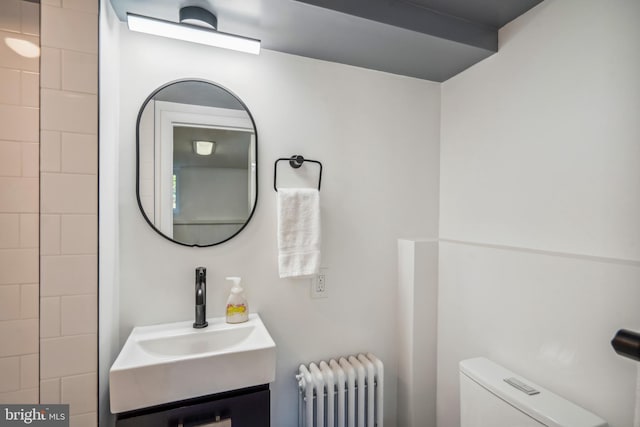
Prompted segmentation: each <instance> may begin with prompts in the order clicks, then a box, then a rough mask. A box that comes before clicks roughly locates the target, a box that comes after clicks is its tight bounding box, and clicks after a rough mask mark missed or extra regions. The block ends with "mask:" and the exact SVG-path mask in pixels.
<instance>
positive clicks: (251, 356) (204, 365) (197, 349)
mask: <svg viewBox="0 0 640 427" xmlns="http://www.w3.org/2000/svg"><path fill="white" fill-rule="evenodd" d="M207 321H208V322H209V326H208V327H206V328H204V329H194V328H193V322H192V321H185V322H178V323H168V324H164V325H154V326H141V327H136V328H134V329H133V331H132V332H131V335H129V338H127V341H126V342H125V344H124V347H122V350H121V351H120V354H119V355H118V358H117V359H116V361H115V362H114V363H113V366H112V367H111V371H110V372H109V386H110V395H111V412H113V413H120V412H126V411H131V410H134V409H140V408H147V407H150V406H155V405H160V404H163V403H169V402H176V401H179V400H184V399H190V398H193V397H199V396H205V395H208V394H214V393H220V392H223V391H228V390H235V389H239V388H244V387H250V386H254V385H260V384H267V383H270V382H272V381H273V380H274V379H275V374H276V345H275V343H274V342H273V339H272V338H271V336H270V335H269V332H268V331H267V328H266V327H265V326H264V324H263V323H262V320H261V319H260V316H258V315H257V314H250V315H249V321H248V322H245V323H239V324H234V325H231V324H228V323H226V322H225V318H224V317H220V318H211V319H207Z"/></svg>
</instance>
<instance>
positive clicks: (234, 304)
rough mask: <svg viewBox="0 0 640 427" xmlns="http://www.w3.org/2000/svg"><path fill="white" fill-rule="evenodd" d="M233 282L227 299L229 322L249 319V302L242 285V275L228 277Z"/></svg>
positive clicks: (240, 321)
mask: <svg viewBox="0 0 640 427" xmlns="http://www.w3.org/2000/svg"><path fill="white" fill-rule="evenodd" d="M227 280H231V281H232V282H233V286H232V287H231V292H230V293H229V299H227V323H242V322H246V321H247V320H249V304H248V303H247V297H246V296H245V295H244V289H242V286H241V285H240V281H241V280H242V279H241V278H240V277H227Z"/></svg>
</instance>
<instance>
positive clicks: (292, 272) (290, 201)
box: [277, 188, 320, 278]
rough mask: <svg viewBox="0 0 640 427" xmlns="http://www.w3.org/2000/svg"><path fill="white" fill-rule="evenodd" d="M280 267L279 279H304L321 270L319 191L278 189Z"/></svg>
mask: <svg viewBox="0 0 640 427" xmlns="http://www.w3.org/2000/svg"><path fill="white" fill-rule="evenodd" d="M277 196H278V202H277V208H278V267H279V270H280V277H281V278H284V277H304V276H310V275H313V274H317V273H318V272H319V271H320V192H319V191H318V190H315V189H311V188H279V189H278V192H277Z"/></svg>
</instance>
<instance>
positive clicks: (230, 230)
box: [136, 80, 258, 246]
mask: <svg viewBox="0 0 640 427" xmlns="http://www.w3.org/2000/svg"><path fill="white" fill-rule="evenodd" d="M136 138H137V142H136V152H137V161H138V162H137V182H136V193H137V196H138V205H139V206H140V210H141V211H142V214H143V215H144V217H145V219H146V220H147V222H148V223H149V225H151V226H152V227H153V229H154V230H156V231H157V232H158V233H160V234H161V235H162V236H164V237H166V238H167V239H169V240H171V241H173V242H175V243H179V244H181V245H185V246H212V245H217V244H220V243H222V242H225V241H227V240H229V239H231V238H232V237H233V236H235V235H236V234H238V233H239V232H240V231H241V230H242V229H243V228H244V227H245V226H246V224H247V223H248V222H249V220H250V219H251V216H252V215H253V211H254V209H255V206H256V201H257V198H258V174H257V172H258V171H257V169H258V163H257V155H258V151H257V145H258V135H257V130H256V126H255V122H254V121H253V117H252V116H251V113H250V112H249V110H248V109H247V107H246V106H245V105H244V103H243V102H242V101H241V100H240V99H239V98H238V97H237V96H235V95H234V94H232V93H231V92H229V91H228V90H226V89H225V88H223V87H221V86H218V85H216V84H213V83H210V82H206V81H201V80H182V81H177V82H172V83H169V84H166V85H164V86H163V87H161V88H159V89H158V90H156V91H155V92H153V93H152V94H151V95H150V96H149V97H148V98H147V100H146V101H145V102H144V104H143V105H142V107H141V108H140V113H139V114H138V121H137V128H136Z"/></svg>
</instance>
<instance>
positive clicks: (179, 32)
mask: <svg viewBox="0 0 640 427" xmlns="http://www.w3.org/2000/svg"><path fill="white" fill-rule="evenodd" d="M217 23H218V20H217V18H216V17H215V15H214V14H212V13H211V12H209V11H207V10H205V9H203V8H201V7H196V6H187V7H183V8H182V9H180V23H177V22H170V21H164V20H162V19H156V18H149V17H147V16H142V15H136V14H133V13H127V24H128V26H129V29H130V30H132V31H139V32H142V33H147V34H153V35H156V36H162V37H169V38H173V39H178V40H184V41H188V42H193V43H200V44H206V45H209V46H216V47H222V48H225V49H232V50H238V51H240V52H246V53H253V54H256V55H257V54H259V53H260V40H256V39H251V38H248V37H242V36H236V35H234V34H227V33H223V32H220V31H218V30H217Z"/></svg>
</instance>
